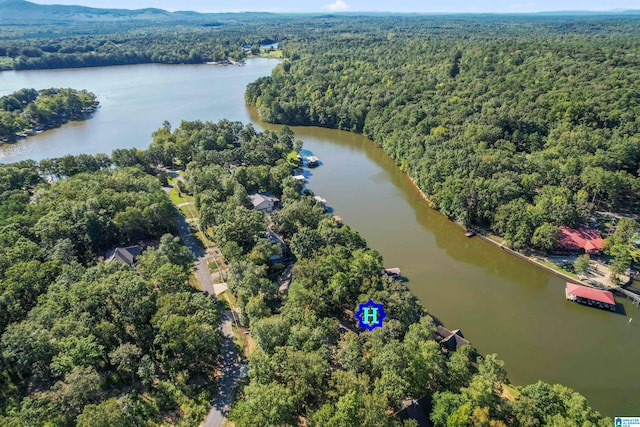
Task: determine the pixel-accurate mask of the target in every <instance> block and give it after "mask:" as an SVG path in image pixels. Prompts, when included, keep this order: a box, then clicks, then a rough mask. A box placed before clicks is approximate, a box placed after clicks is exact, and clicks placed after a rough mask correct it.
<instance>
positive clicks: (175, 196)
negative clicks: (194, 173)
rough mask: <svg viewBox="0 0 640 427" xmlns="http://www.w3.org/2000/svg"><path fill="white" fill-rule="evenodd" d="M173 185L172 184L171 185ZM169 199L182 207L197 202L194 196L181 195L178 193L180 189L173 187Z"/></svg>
mask: <svg viewBox="0 0 640 427" xmlns="http://www.w3.org/2000/svg"><path fill="white" fill-rule="evenodd" d="M169 185H171V184H169ZM169 197H170V198H171V201H172V202H173V203H175V204H176V205H181V204H182V203H193V202H195V198H194V197H193V196H189V195H188V194H184V193H180V192H179V191H178V187H177V186H176V185H173V188H172V189H171V191H169Z"/></svg>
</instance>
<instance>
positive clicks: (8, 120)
mask: <svg viewBox="0 0 640 427" xmlns="http://www.w3.org/2000/svg"><path fill="white" fill-rule="evenodd" d="M97 105H98V101H96V96H95V95H94V94H93V93H91V92H87V91H86V90H81V91H78V90H74V89H53V88H51V89H44V90H40V91H37V90H35V89H21V90H19V91H17V92H14V93H12V94H10V95H6V96H3V97H1V98H0V139H1V140H3V141H6V140H7V139H10V138H13V137H14V136H15V134H16V133H20V132H22V131H24V130H27V129H29V130H31V129H32V128H38V127H40V128H41V129H44V127H49V126H54V125H59V124H62V123H66V122H67V121H69V120H78V119H81V118H84V117H86V116H87V115H88V114H90V113H91V112H93V111H94V110H95V108H96V106H97Z"/></svg>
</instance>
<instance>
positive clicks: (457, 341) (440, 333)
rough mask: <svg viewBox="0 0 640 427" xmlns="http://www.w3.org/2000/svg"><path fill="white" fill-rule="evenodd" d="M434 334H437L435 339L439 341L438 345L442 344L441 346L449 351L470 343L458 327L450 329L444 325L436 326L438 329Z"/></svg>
mask: <svg viewBox="0 0 640 427" xmlns="http://www.w3.org/2000/svg"><path fill="white" fill-rule="evenodd" d="M436 335H437V340H438V342H439V343H440V346H442V348H445V349H447V350H449V351H454V350H455V349H457V348H458V347H462V346H464V345H470V344H471V343H470V342H469V341H467V339H465V337H464V336H463V335H462V331H460V329H456V330H454V331H450V330H448V329H447V328H445V327H444V326H438V329H437V330H436Z"/></svg>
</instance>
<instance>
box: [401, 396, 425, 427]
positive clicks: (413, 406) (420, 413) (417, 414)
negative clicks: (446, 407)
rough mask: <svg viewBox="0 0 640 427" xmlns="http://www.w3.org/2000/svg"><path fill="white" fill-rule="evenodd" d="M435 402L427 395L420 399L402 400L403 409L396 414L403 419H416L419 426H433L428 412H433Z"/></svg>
mask: <svg viewBox="0 0 640 427" xmlns="http://www.w3.org/2000/svg"><path fill="white" fill-rule="evenodd" d="M432 408H433V402H432V400H431V397H430V396H428V395H425V396H423V397H421V398H420V399H418V400H415V399H411V398H407V399H405V400H404V401H403V402H402V409H400V410H399V411H398V412H396V413H395V416H396V417H397V418H398V419H400V420H402V421H406V420H415V421H416V423H417V425H418V427H431V425H432V424H431V422H430V421H429V418H428V417H427V414H430V413H431V410H432Z"/></svg>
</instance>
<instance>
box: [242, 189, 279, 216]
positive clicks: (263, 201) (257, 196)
mask: <svg viewBox="0 0 640 427" xmlns="http://www.w3.org/2000/svg"><path fill="white" fill-rule="evenodd" d="M249 198H250V199H251V204H252V205H253V208H254V209H255V210H258V211H261V212H266V213H271V212H273V211H274V210H276V209H279V208H280V199H278V198H277V197H274V196H272V195H271V194H267V193H253V194H250V195H249Z"/></svg>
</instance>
